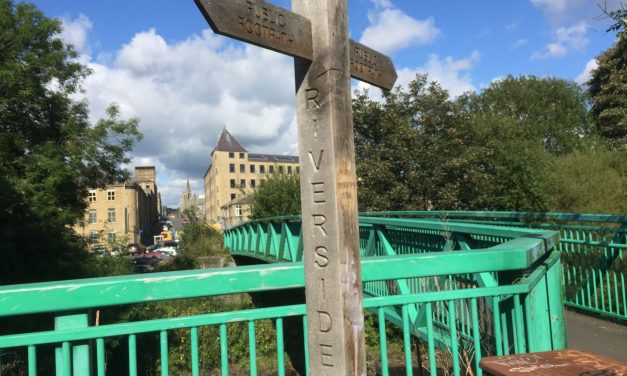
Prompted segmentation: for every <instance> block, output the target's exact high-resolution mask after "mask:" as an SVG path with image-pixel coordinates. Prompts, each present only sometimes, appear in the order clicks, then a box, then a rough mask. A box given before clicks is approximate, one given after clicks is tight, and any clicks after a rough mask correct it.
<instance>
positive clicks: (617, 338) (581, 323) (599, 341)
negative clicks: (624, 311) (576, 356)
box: [566, 310, 627, 363]
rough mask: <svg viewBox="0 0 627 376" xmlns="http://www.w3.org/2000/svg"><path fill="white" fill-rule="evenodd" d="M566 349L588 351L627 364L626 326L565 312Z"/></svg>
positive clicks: (568, 311)
mask: <svg viewBox="0 0 627 376" xmlns="http://www.w3.org/2000/svg"><path fill="white" fill-rule="evenodd" d="M566 336H567V338H568V343H567V345H568V348H571V349H580V350H588V351H591V352H593V353H597V354H599V355H605V356H607V357H610V358H613V359H616V360H620V361H622V362H624V363H627V325H621V324H616V323H613V322H610V321H605V320H599V319H597V318H594V317H591V316H587V315H582V314H580V313H577V312H574V311H570V310H566Z"/></svg>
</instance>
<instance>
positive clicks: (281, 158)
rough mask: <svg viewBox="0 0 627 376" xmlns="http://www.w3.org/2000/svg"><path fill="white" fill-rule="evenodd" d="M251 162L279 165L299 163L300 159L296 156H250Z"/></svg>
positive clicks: (250, 154)
mask: <svg viewBox="0 0 627 376" xmlns="http://www.w3.org/2000/svg"><path fill="white" fill-rule="evenodd" d="M248 160H249V161H259V162H277V163H298V157H297V156H294V155H274V154H252V153H249V154H248Z"/></svg>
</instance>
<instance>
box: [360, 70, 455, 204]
mask: <svg viewBox="0 0 627 376" xmlns="http://www.w3.org/2000/svg"><path fill="white" fill-rule="evenodd" d="M462 116H463V114H462V113H461V111H460V108H459V107H458V106H457V105H456V104H455V103H453V102H451V101H450V100H449V94H448V92H447V91H446V90H444V89H443V88H442V87H440V86H439V85H438V84H437V83H434V82H429V81H428V79H427V76H426V75H417V76H416V79H415V80H413V81H412V82H411V83H410V84H409V85H408V89H407V91H403V90H401V89H400V88H397V89H396V90H395V91H392V92H389V93H387V94H385V95H384V102H383V103H379V102H376V101H373V100H371V99H369V98H368V96H367V93H366V92H362V93H357V95H356V97H355V99H354V100H353V122H354V127H355V154H356V158H355V159H356V164H357V176H358V195H359V210H360V211H380V210H416V209H421V208H423V209H431V208H435V207H437V206H439V201H440V200H445V196H446V192H448V191H447V190H446V189H444V190H442V188H443V187H441V186H438V185H434V181H435V179H437V176H442V175H444V174H446V173H450V172H451V170H450V168H452V166H450V165H449V166H446V163H447V162H448V161H450V160H451V159H452V158H453V157H454V155H455V154H456V153H457V152H460V151H461V150H462V147H463V141H462V139H461V138H460V137H461V136H462V134H461V133H460V132H459V129H458V128H457V126H458V124H460V123H463V119H462ZM458 162H459V164H460V165H462V164H465V162H464V161H458ZM461 169H463V168H462V167H459V168H458V169H456V172H459V171H460V170H461Z"/></svg>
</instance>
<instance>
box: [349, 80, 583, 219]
mask: <svg viewBox="0 0 627 376" xmlns="http://www.w3.org/2000/svg"><path fill="white" fill-rule="evenodd" d="M353 109H354V110H353V114H354V124H355V152H356V163H357V176H358V183H359V189H358V194H359V208H360V210H361V211H370V210H375V211H379V210H416V209H447V210H521V211H527V210H531V211H545V210H548V209H549V208H550V206H551V203H552V200H553V198H552V194H551V188H550V186H549V185H548V181H547V176H548V175H549V174H550V167H551V165H550V161H551V159H552V158H553V156H554V155H562V154H566V153H568V152H570V151H572V150H575V149H577V148H579V147H581V145H580V144H581V138H582V137H584V136H585V135H587V134H588V133H589V127H590V125H589V120H588V116H587V112H586V102H585V96H584V93H583V92H582V91H581V89H580V88H579V87H577V86H576V85H574V84H573V83H569V82H566V81H563V80H558V79H539V78H535V77H519V78H513V77H508V78H506V79H504V80H502V81H500V82H498V83H494V84H492V85H491V86H490V87H488V88H487V89H486V90H485V91H484V92H482V93H480V94H467V95H464V96H462V97H460V98H458V99H456V100H451V99H450V98H449V94H448V92H447V91H446V90H444V89H442V88H441V87H440V86H439V85H438V84H437V83H433V82H428V80H427V77H426V76H425V75H418V76H417V77H416V79H415V80H414V81H412V82H411V83H410V85H409V87H408V89H407V91H401V90H399V89H397V90H396V91H393V92H391V93H389V94H387V95H385V97H384V102H383V103H378V102H375V101H372V100H370V99H369V98H368V97H367V96H366V95H365V93H358V95H356V98H355V99H354V101H353Z"/></svg>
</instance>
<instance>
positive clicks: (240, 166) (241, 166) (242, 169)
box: [239, 164, 246, 172]
mask: <svg viewBox="0 0 627 376" xmlns="http://www.w3.org/2000/svg"><path fill="white" fill-rule="evenodd" d="M239 172H246V165H243V164H241V165H239Z"/></svg>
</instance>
